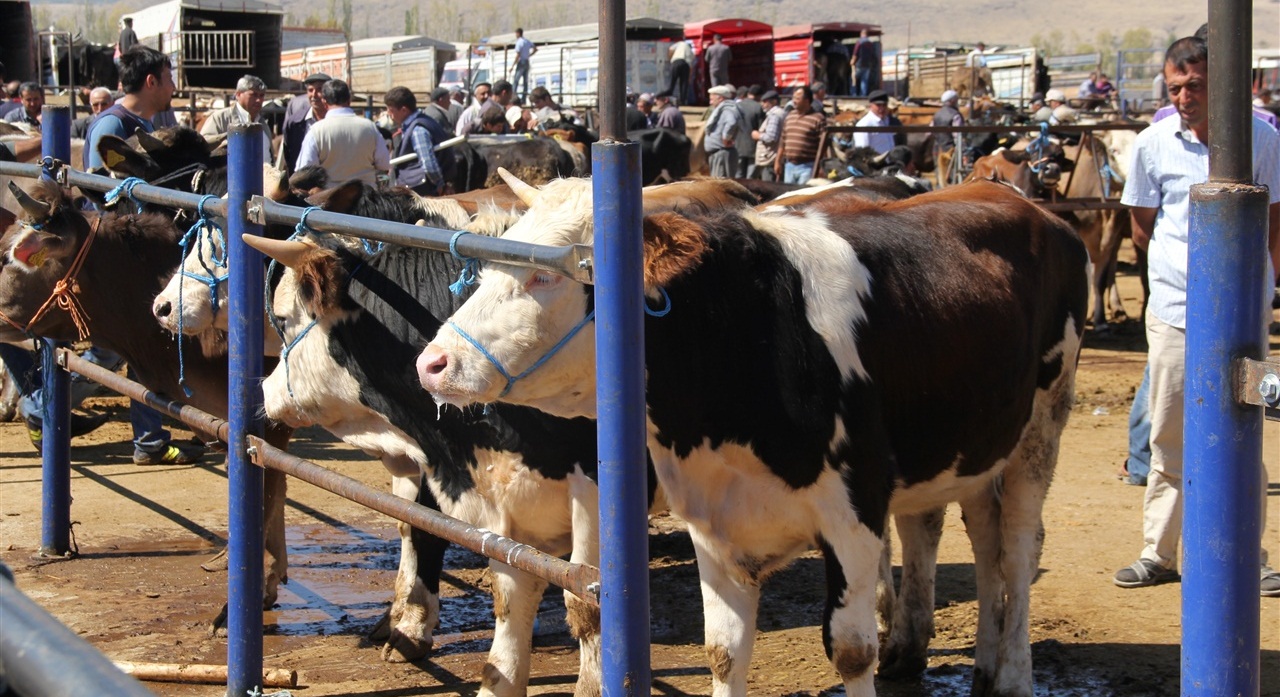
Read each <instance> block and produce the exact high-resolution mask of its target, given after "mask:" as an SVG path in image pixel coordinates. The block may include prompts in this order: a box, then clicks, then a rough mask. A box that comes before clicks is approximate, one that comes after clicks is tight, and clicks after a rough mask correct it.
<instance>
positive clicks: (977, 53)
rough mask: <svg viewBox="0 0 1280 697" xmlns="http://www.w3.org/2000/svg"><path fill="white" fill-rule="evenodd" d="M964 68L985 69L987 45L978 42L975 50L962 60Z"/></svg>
mask: <svg viewBox="0 0 1280 697" xmlns="http://www.w3.org/2000/svg"><path fill="white" fill-rule="evenodd" d="M964 67H966V68H985V67H987V45H986V44H984V43H982V42H981V41H979V42H978V46H977V48H975V49H973V50H972V51H970V52H969V55H968V56H966V57H965V59H964Z"/></svg>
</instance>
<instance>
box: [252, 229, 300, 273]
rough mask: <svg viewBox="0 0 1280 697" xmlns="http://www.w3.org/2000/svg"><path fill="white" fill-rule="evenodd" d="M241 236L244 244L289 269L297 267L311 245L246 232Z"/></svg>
mask: <svg viewBox="0 0 1280 697" xmlns="http://www.w3.org/2000/svg"><path fill="white" fill-rule="evenodd" d="M241 238H242V239H243V240H244V243H245V244H247V245H249V246H250V247H253V248H254V249H256V250H258V251H259V252H262V253H263V254H266V255H267V256H269V257H271V258H272V259H275V260H276V261H278V262H280V263H281V264H284V265H285V266H287V267H289V268H291V269H293V268H297V267H298V264H299V263H300V262H301V261H302V255H303V254H304V253H305V252H306V251H308V250H309V249H311V245H308V244H307V243H305V242H299V241H297V240H273V239H271V238H269V237H258V236H257V235H250V234H247V233H246V234H244V235H241Z"/></svg>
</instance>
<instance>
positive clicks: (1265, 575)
mask: <svg viewBox="0 0 1280 697" xmlns="http://www.w3.org/2000/svg"><path fill="white" fill-rule="evenodd" d="M1261 587H1262V597H1264V598H1280V571H1276V570H1275V569H1272V568H1271V567H1269V566H1264V567H1262V584H1261Z"/></svg>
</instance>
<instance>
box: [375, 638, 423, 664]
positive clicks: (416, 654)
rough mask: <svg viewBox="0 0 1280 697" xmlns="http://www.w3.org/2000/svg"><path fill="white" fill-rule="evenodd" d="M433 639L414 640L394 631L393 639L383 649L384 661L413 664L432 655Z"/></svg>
mask: <svg viewBox="0 0 1280 697" xmlns="http://www.w3.org/2000/svg"><path fill="white" fill-rule="evenodd" d="M433 643H434V642H433V641H432V638H431V637H426V638H423V639H413V638H410V637H408V636H405V635H404V634H401V633H400V632H399V631H395V630H392V632H391V638H390V639H388V640H387V643H386V644H384V645H383V647H382V660H384V661H386V662H387V663H412V662H414V661H416V660H418V659H420V658H422V657H424V656H426V655H427V654H429V653H431V647H432V645H433Z"/></svg>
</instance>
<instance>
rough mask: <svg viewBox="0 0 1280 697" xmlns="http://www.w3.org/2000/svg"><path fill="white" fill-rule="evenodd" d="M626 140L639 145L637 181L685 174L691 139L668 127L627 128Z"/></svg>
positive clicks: (647, 182)
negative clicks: (637, 129) (636, 129)
mask: <svg viewBox="0 0 1280 697" xmlns="http://www.w3.org/2000/svg"><path fill="white" fill-rule="evenodd" d="M627 140H630V141H631V142H633V143H639V145H640V182H641V183H642V184H644V185H646V186H647V185H650V184H658V183H661V182H671V181H675V180H677V179H683V178H685V177H686V176H688V175H689V153H690V151H691V150H692V149H693V141H691V140H689V137H688V136H686V135H685V134H683V133H680V132H679V131H673V130H671V129H670V128H650V129H646V130H641V131H627Z"/></svg>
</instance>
